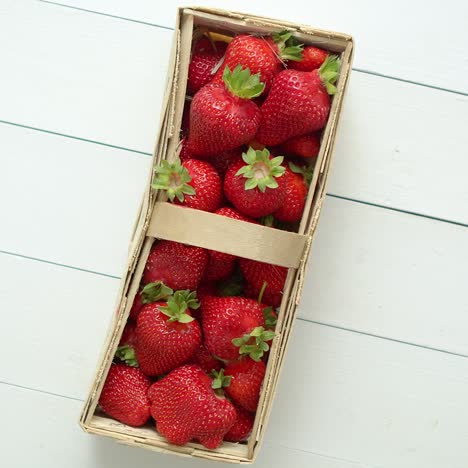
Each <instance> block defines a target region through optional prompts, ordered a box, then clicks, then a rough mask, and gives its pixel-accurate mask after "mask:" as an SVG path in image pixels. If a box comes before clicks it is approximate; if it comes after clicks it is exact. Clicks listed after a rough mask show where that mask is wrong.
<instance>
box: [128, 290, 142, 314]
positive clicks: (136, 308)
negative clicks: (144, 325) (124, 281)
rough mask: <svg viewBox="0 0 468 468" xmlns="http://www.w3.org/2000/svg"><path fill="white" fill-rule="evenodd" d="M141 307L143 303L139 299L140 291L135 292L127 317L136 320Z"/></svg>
mask: <svg viewBox="0 0 468 468" xmlns="http://www.w3.org/2000/svg"><path fill="white" fill-rule="evenodd" d="M142 307H143V302H142V299H141V291H139V292H137V293H136V295H135V299H133V304H132V308H131V309H130V315H129V317H130V318H131V319H132V320H136V319H137V318H138V314H139V313H140V310H141V308H142Z"/></svg>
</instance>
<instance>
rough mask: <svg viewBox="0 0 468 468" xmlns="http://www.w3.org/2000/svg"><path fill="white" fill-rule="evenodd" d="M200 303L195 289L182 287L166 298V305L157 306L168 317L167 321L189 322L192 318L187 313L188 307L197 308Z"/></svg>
mask: <svg viewBox="0 0 468 468" xmlns="http://www.w3.org/2000/svg"><path fill="white" fill-rule="evenodd" d="M199 307H200V303H199V302H198V299H197V293H196V292H195V291H189V290H188V289H184V290H181V291H176V292H175V293H174V295H173V296H171V297H169V299H168V300H167V306H161V307H159V310H160V311H161V312H162V313H163V314H164V315H167V316H168V317H169V322H180V323H189V322H191V321H192V320H194V318H193V317H192V316H191V315H190V314H187V310H188V309H198V308H199Z"/></svg>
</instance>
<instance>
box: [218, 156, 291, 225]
mask: <svg viewBox="0 0 468 468" xmlns="http://www.w3.org/2000/svg"><path fill="white" fill-rule="evenodd" d="M282 162H283V157H282V156H277V157H275V158H271V157H270V152H269V151H268V150H267V149H266V148H265V149H263V150H254V149H253V148H249V149H248V150H247V152H246V153H242V159H238V160H237V161H235V162H233V163H232V164H231V165H230V166H229V168H228V170H227V172H226V176H225V178H224V193H225V194H226V197H227V198H228V199H229V201H230V202H231V203H232V204H233V205H234V206H235V207H236V208H237V209H238V210H239V211H240V212H241V213H243V214H245V215H247V216H251V217H252V218H260V217H261V216H266V215H268V214H271V213H273V212H274V211H276V210H277V209H278V208H279V207H280V206H281V204H282V203H283V199H284V187H283V182H282V175H283V174H284V172H285V168H284V167H283V166H281V163H282Z"/></svg>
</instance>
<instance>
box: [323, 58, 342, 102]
mask: <svg viewBox="0 0 468 468" xmlns="http://www.w3.org/2000/svg"><path fill="white" fill-rule="evenodd" d="M340 64H341V61H340V58H339V57H338V56H337V55H329V56H328V57H327V58H326V59H325V62H323V63H322V65H321V67H320V68H319V75H320V78H321V80H322V83H323V85H324V86H325V88H326V90H327V93H328V94H335V93H336V86H335V85H334V83H335V82H336V80H337V79H338V72H339V70H340Z"/></svg>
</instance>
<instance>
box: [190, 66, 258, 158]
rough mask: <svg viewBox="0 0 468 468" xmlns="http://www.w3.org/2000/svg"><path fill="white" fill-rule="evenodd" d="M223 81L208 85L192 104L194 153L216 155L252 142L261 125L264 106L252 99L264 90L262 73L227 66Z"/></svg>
mask: <svg viewBox="0 0 468 468" xmlns="http://www.w3.org/2000/svg"><path fill="white" fill-rule="evenodd" d="M223 80H224V83H223V84H208V85H206V86H204V87H203V88H202V89H200V91H198V93H196V94H195V96H194V97H193V100H192V105H191V106H190V131H189V140H188V145H189V149H190V151H191V152H192V153H193V154H194V155H201V156H204V157H206V156H216V155H218V154H219V153H222V152H223V151H227V150H231V149H234V148H237V147H238V146H241V145H243V144H245V143H247V142H248V141H250V140H251V139H252V138H253V137H254V136H255V134H256V133H257V130H258V126H259V124H260V109H259V108H258V106H257V105H256V104H255V103H253V102H252V101H251V100H250V99H252V98H254V97H256V96H258V95H259V94H261V92H262V91H263V88H264V85H263V83H260V81H259V77H258V75H250V72H249V70H242V68H241V67H240V66H238V67H236V68H235V69H234V70H233V71H232V72H231V70H230V69H229V68H228V67H226V68H225V71H224V75H223Z"/></svg>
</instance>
